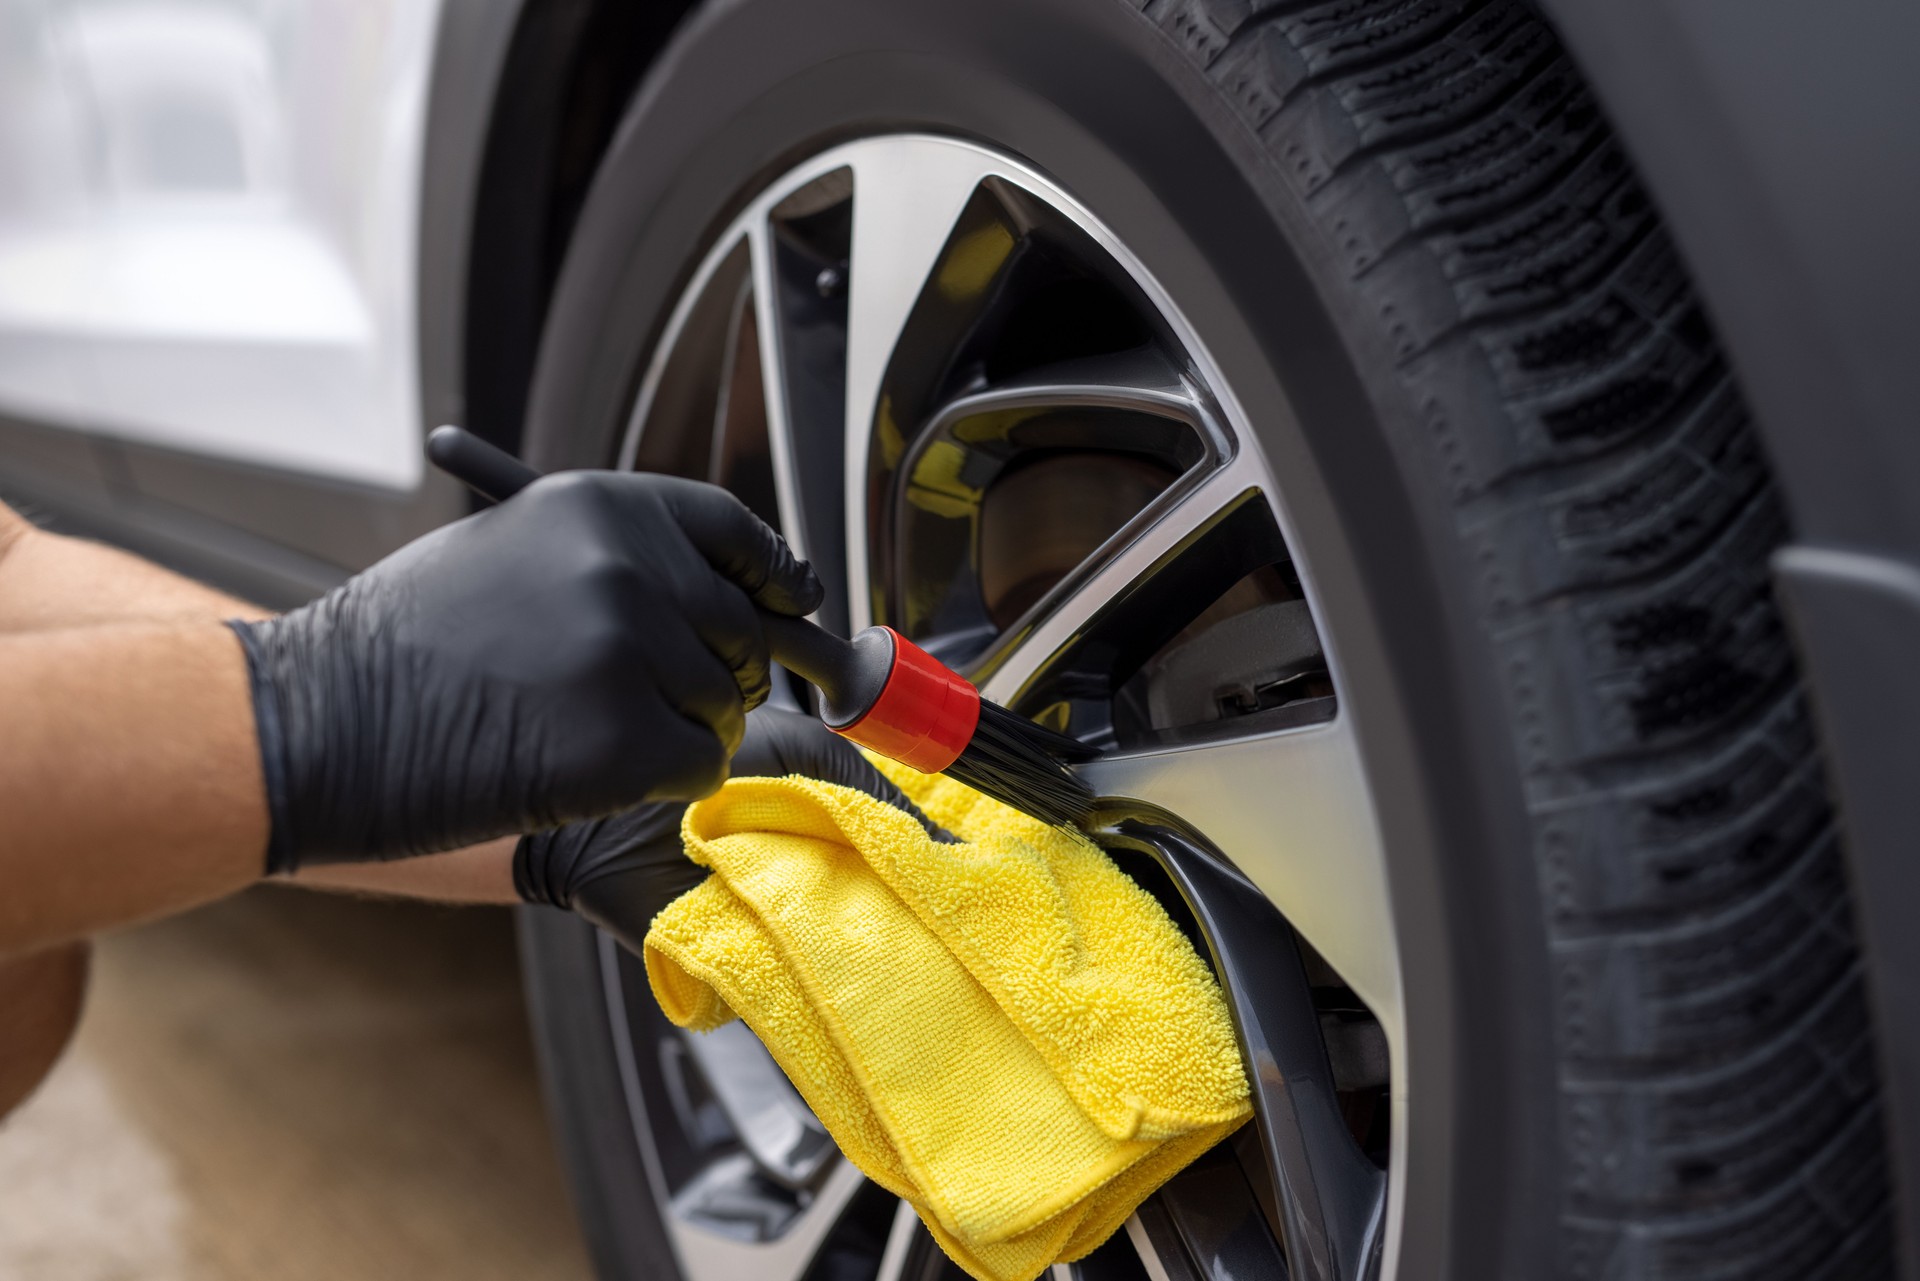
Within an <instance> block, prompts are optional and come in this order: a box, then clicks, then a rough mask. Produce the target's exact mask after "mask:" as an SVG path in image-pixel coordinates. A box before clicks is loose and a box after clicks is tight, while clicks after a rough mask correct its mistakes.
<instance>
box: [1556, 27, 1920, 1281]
mask: <svg viewBox="0 0 1920 1281" xmlns="http://www.w3.org/2000/svg"><path fill="white" fill-rule="evenodd" d="M1539 3H1540V7H1541V8H1542V9H1544V10H1545V11H1546V12H1547V13H1548V15H1549V16H1550V18H1551V19H1552V20H1553V22H1554V23H1555V25H1556V26H1557V27H1558V28H1559V30H1560V32H1561V34H1562V36H1563V37H1564V39H1565V40H1566V42H1567V44H1568V47H1569V49H1570V50H1571V51H1572V53H1573V54H1574V56H1575V58H1576V60H1577V61H1578V62H1579V63H1580V65H1581V68H1582V69H1583V71H1584V72H1585V73H1586V75H1587V77H1588V80H1589V82H1590V83H1591V84H1592V85H1593V87H1594V90H1595V92H1596V93H1597V94H1598V96H1599V98H1600V100H1601V102H1602V103H1603V104H1604V106H1605V107H1606V109H1607V111H1608V113H1609V115H1610V116H1611V117H1612V119H1613V122H1614V124H1615V126H1616V128H1617V129H1618V130H1619V133H1620V135H1621V137H1622V139H1623V140H1624V142H1625V144H1626V146H1627V149H1628V151H1629V152H1630V154H1631V155H1632V156H1633V159H1634V161H1635V163H1636V164H1637V165H1638V167H1639V168H1640V171H1641V172H1642V174H1643V175H1644V176H1645V177H1646V179H1647V182H1648V185H1649V187H1650V188H1651V190H1652V192H1653V194H1654V198H1655V200H1656V202H1657V203H1658V204H1659V206H1660V208H1661V212H1662V213H1663V214H1664V215H1665V217H1666V220H1667V224H1668V226H1669V228H1670V229H1671V230H1672V233H1673V235H1674V237H1675V239H1676V241H1677V242H1678V243H1679V245H1680V248H1681V251H1682V253H1683V255H1684V256H1685V258H1686V260H1687V263H1688V266H1689V267H1690V268H1691V270H1692V272H1693V275H1694V279H1695V282H1696V284H1697V285H1698V287H1699V289H1700V291H1701V293H1702V295H1703V296H1704V297H1705V299H1706V302H1707V306H1708V309H1709V311H1710V312H1711V313H1712V319H1713V321H1714V324H1715V327H1716V329H1717V330H1718V332H1719V335H1720V338H1721V340H1722V342H1723V343H1724V345H1725V347H1726V349H1727V351H1728V353H1729V355H1730V357H1731V359H1732V361H1733V363H1734V367H1735V370H1736V371H1737V373H1738V375H1739V378H1740V381H1741V384H1742V386H1743V388H1744V389H1745V391H1746V393H1747V398H1748V400H1749V402H1750V403H1751V405H1752V407H1753V410H1754V414H1755V418H1756V421H1757V423H1758V426H1759V428H1760V432H1761V435H1762V438H1763V440H1764V442H1765V445H1766V448H1767V450H1768V452H1769V453H1770V454H1771V456H1772V459H1773V463H1774V470H1775V475H1776V477H1777V478H1778V481H1779V484H1780V486H1781V489H1782V490H1783V491H1784V493H1785V494H1786V497H1787V503H1788V507H1789V510H1790V512H1791V514H1792V517H1793V522H1794V527H1795V546H1793V547H1791V548H1788V549H1787V550H1785V551H1784V552H1783V553H1782V554H1781V556H1780V559H1779V561H1778V562H1777V564H1778V569H1779V572H1778V581H1779V586H1780V590H1781V594H1782V596H1783V597H1784V598H1785V600H1786V602H1787V605H1788V608H1789V612H1790V614H1791V616H1792V618H1793V622H1794V626H1795V633H1796V637H1797V640H1798V642H1799V645H1800V649H1801V655H1802V663H1803V671H1804V673H1805V675H1806V677H1807V680H1808V683H1809V685H1810V687H1811V688H1812V691H1813V695H1814V701H1815V703H1816V707H1817V711H1818V714H1819V719H1820V723H1821V727H1822V732H1823V735H1824V737H1825V739H1826V742H1827V746H1828V749H1829V750H1828V758H1827V766H1828V774H1829V777H1830V779H1831V781H1832V783H1833V784H1834V787H1835V790H1836V791H1837V793H1838V795H1839V799H1840V805H1841V812H1842V820H1843V822H1844V824H1845V826H1846V830H1847V851H1848V858H1849V861H1850V865H1851V871H1852V877H1853V882H1854V891H1855V893H1854V899H1855V903H1856V906H1857V912H1858V916H1859V920H1860V925H1861V927H1862V933H1863V936H1864V940H1865V948H1864V949H1863V951H1864V955H1865V958H1866V961H1867V964H1868V967H1869V970H1870V983H1869V987H1870V990H1871V992H1872V994H1873V1000H1874V1003H1875V1021H1876V1024H1877V1033H1878V1039H1879V1045H1880V1050H1881V1062H1882V1077H1883V1086H1884V1089H1885V1097H1886V1101H1887V1104H1888V1112H1889V1134H1890V1136H1891V1137H1892V1149H1891V1150H1892V1156H1893V1159H1894V1164H1895V1172H1896V1178H1897V1187H1898V1190H1899V1195H1900V1198H1901V1204H1900V1207H1899V1210H1898V1215H1899V1218H1900V1229H1901V1235H1902V1249H1903V1251H1904V1263H1905V1271H1906V1274H1907V1275H1909V1276H1920V1197H1916V1195H1915V1193H1916V1190H1920V999H1916V995H1915V989H1914V986H1913V975H1914V974H1915V973H1920V933H1916V931H1914V929H1913V928H1912V925H1911V922H1910V920H1909V919H1908V918H1909V917H1910V915H1911V911H1912V907H1913V905H1914V904H1915V903H1920V864H1917V863H1916V861H1915V859H1914V857H1913V854H1914V847H1915V842H1916V832H1920V800H1917V799H1916V798H1920V789H1917V788H1916V787H1915V779H1916V778H1920V760H1917V759H1916V751H1915V746H1914V745H1915V743H1916V741H1920V740H1917V739H1916V735H1915V731H1914V726H1915V725H1916V724H1920V666H1916V664H1915V663H1914V662H1913V661H1912V657H1911V656H1912V655H1915V654H1920V77H1917V76H1915V75H1914V73H1913V52H1914V50H1915V49H1920V6H1916V5H1914V4H1912V3H1911V0H1838V2H1837V3H1832V4H1820V5H1808V4H1800V3H1796V2H1795V0H1687V2H1686V3H1675V2H1674V0H1604V3H1602V2H1599V0H1539Z"/></svg>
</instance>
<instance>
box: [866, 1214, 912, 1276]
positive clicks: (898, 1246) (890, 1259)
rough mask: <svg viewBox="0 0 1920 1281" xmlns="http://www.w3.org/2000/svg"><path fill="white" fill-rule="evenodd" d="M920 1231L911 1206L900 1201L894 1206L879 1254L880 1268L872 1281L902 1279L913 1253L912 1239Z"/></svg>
mask: <svg viewBox="0 0 1920 1281" xmlns="http://www.w3.org/2000/svg"><path fill="white" fill-rule="evenodd" d="M919 1232H920V1216H919V1215H918V1214H915V1213H914V1211H913V1206H912V1205H910V1204H909V1203H907V1202H905V1201H902V1202H900V1203H899V1204H898V1205H896V1206H895V1207H894V1210H893V1225H892V1226H891V1227H890V1228H888V1229H887V1248H886V1249H885V1250H884V1251H883V1252H882V1253H881V1255H880V1270H879V1271H878V1272H876V1273H874V1277H873V1281H902V1277H903V1276H904V1275H905V1273H906V1270H907V1258H908V1256H909V1255H911V1254H912V1253H913V1239H914V1237H915V1236H917V1235H919Z"/></svg>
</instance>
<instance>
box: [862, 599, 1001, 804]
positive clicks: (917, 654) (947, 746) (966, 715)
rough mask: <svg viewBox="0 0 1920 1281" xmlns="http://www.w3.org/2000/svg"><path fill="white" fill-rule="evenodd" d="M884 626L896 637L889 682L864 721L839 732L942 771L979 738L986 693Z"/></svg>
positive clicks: (887, 754) (886, 753) (883, 752)
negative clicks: (975, 736)
mask: <svg viewBox="0 0 1920 1281" xmlns="http://www.w3.org/2000/svg"><path fill="white" fill-rule="evenodd" d="M884 630H885V631H886V632H887V634H888V637H889V638H890V639H891V640H892V641H893V670H892V671H891V672H889V673H888V675H887V683H886V686H885V687H884V688H882V689H881V691H880V697H878V698H876V699H874V700H873V706H872V707H869V708H868V709H867V710H866V712H865V713H864V714H862V715H861V717H860V719H858V720H856V721H854V722H853V723H852V724H850V725H839V726H835V727H834V730H835V732H836V733H838V734H841V735H844V736H845V737H847V738H849V739H852V740H853V741H854V742H856V743H858V744H860V746H862V747H868V748H872V749H873V750H874V751H876V752H878V753H880V754H881V755H882V756H885V757H888V758H889V759H891V760H896V761H899V762H900V763H901V764H902V765H909V766H912V767H913V768H914V769H917V770H919V771H920V772H921V773H923V774H938V773H939V772H940V771H941V770H943V769H945V768H946V767H947V766H949V765H951V764H953V763H954V762H955V761H957V760H959V759H960V753H962V752H964V751H966V750H967V744H969V743H971V742H972V741H973V730H974V727H975V726H976V725H978V724H979V723H980V691H979V690H977V689H975V688H974V687H973V684H972V682H970V681H968V680H967V678H966V677H964V676H962V675H960V674H959V673H958V672H955V671H953V670H951V669H950V668H948V667H947V665H946V664H944V663H942V662H941V661H940V660H939V659H937V658H935V657H934V656H933V655H931V654H929V653H927V651H926V650H924V649H921V648H920V647H919V646H918V645H916V644H914V643H913V642H912V641H910V640H908V639H907V638H906V637H904V636H902V635H901V634H900V633H899V632H896V631H894V630H893V629H892V628H891V627H889V628H885V629H884Z"/></svg>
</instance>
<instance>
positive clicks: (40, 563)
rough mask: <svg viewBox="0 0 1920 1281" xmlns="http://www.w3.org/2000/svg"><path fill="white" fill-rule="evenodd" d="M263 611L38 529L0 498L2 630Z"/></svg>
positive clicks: (262, 614)
mask: <svg viewBox="0 0 1920 1281" xmlns="http://www.w3.org/2000/svg"><path fill="white" fill-rule="evenodd" d="M266 615H267V611H265V610H262V609H260V608H259V607H258V606H256V605H250V604H248V603H247V602H245V601H242V600H237V599H235V598H234V597H231V596H227V595H225V594H223V593H221V592H217V591H215V590H213V589H212V588H211V587H207V586H204V585H202V584H200V583H196V582H194V581H193V580H192V579H189V578H184V577H182V576H181V575H179V574H175V573H173V572H171V571H170V570H165V569H162V568H160V567H159V566H158V565H154V564H151V563H149V562H147V561H144V560H141V559H140V558H139V557H137V556H130V555H128V554H127V553H126V552H122V551H117V550H115V549H114V548H111V547H105V546H102V545H101V544H99V543H90V542H87V541H85V540H84V539H79V538H67V537H63V536H61V535H59V534H49V533H47V532H46V531H44V530H39V529H35V528H34V527H33V526H32V525H30V524H28V523H27V521H26V520H25V519H23V518H22V517H21V516H20V515H19V513H17V512H14V511H12V510H11V509H9V508H8V507H7V506H6V505H5V504H3V503H0V633H8V632H31V631H45V630H49V629H53V628H65V627H85V626H91V625H94V624H98V623H125V622H135V621H145V622H158V621H163V620H182V621H184V620H191V619H203V618H213V619H221V618H264V617H266Z"/></svg>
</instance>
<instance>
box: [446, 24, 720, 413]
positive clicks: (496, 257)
mask: <svg viewBox="0 0 1920 1281" xmlns="http://www.w3.org/2000/svg"><path fill="white" fill-rule="evenodd" d="M698 2H699V0H657V2H655V3H648V4H623V3H620V0H557V2H553V3H548V2H545V0H539V2H534V0H460V2H459V3H448V4H445V5H444V6H443V8H442V11H441V18H440V27H439V31H438V33H437V36H436V42H435V50H434V61H433V70H432V79H431V85H430V88H429V92H428V105H427V134H426V145H425V157H424V162H423V164H422V166H421V184H422V191H421V200H420V229H419V244H420V262H419V280H418V288H419V301H420V306H419V351H420V357H419V361H420V371H419V372H420V401H421V404H420V408H421V417H422V420H423V424H422V425H423V427H426V428H431V427H433V426H435V425H437V424H439V423H443V422H459V423H462V424H464V425H465V426H466V427H467V428H468V429H469V430H472V431H474V432H476V433H477V434H479V435H481V436H482V437H484V438H486V439H488V440H491V441H493V442H495V443H497V444H500V445H503V446H505V447H507V448H509V449H517V448H518V446H519V444H520V435H521V419H522V416H523V414H524V411H525V408H526V396H527V386H528V382H529V380H530V378H531V375H532V370H533V360H534V353H535V350H536V348H537V346H538V344H539V339H540V331H541V328H542V326H543V324H544V322H545V319H546V312H547V304H548V301H549V299H550V297H551V295H552V291H553V284H554V280H555V278H556V276H557V275H558V273H559V267H560V262H561V259H562V258H563V256H564V255H565V252H566V245H567V240H568V238H569V236H570V235H571V232H572V229H573V222H574V218H575V217H576V215H577V214H578V212H579V209H580V205H581V202H582V201H583V200H584V199H585V196H586V191H587V187H588V185H589V184H590V183H591V181H592V178H593V175H594V173H595V172H596V171H597V170H598V168H599V163H600V159H601V156H602V155H603V154H604V153H605V151H606V148H607V145H608V144H609V142H610V141H611V140H612V137H613V131H614V129H615V127H616V126H617V125H618V123H619V121H620V119H621V117H622V116H623V114H624V113H625V110H626V107H627V104H628V103H629V101H630V100H631V99H632V97H633V94H634V92H635V90H636V89H637V87H638V86H639V83H640V81H641V80H642V78H643V77H644V76H645V75H646V73H647V70H648V69H649V68H650V67H651V66H652V65H653V63H654V60H655V59H656V58H657V57H658V55H659V53H660V51H661V50H662V49H663V48H664V47H665V45H666V43H667V40H668V38H669V36H670V35H671V34H672V32H673V31H674V29H675V28H676V27H677V26H678V25H679V23H680V21H681V20H682V19H683V18H684V17H685V16H686V15H687V14H688V13H689V12H691V11H692V10H693V9H694V8H695V7H696V6H697V4H698Z"/></svg>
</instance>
